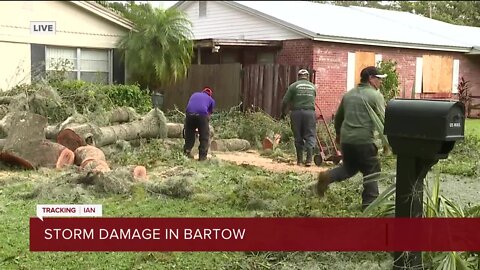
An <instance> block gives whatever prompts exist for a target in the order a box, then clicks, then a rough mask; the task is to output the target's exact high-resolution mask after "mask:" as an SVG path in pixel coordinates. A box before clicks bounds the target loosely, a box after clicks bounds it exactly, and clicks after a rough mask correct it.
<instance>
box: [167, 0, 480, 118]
mask: <svg viewBox="0 0 480 270" xmlns="http://www.w3.org/2000/svg"><path fill="white" fill-rule="evenodd" d="M172 8H177V9H179V10H182V11H184V12H185V13H186V15H187V17H188V19H189V20H190V21H191V22H192V24H193V29H192V30H193V34H194V39H195V41H196V58H195V60H194V61H196V63H197V64H209V63H232V62H237V63H241V64H243V65H248V64H252V63H276V64H286V65H305V66H311V67H313V69H314V70H315V72H316V76H315V84H316V86H317V88H318V93H317V103H318V104H319V105H320V107H321V108H322V112H323V114H324V116H325V117H326V118H328V117H329V116H331V115H332V114H334V113H335V110H336V108H337V106H338V104H339V102H340V100H341V97H342V95H343V93H344V92H345V91H348V90H349V89H351V88H352V87H354V86H355V84H356V83H358V82H359V72H360V70H361V69H362V68H363V67H365V66H368V65H375V64H376V63H378V61H380V60H389V59H391V60H394V61H396V62H397V72H398V74H399V81H400V84H401V85H400V89H401V93H400V96H401V97H406V98H411V97H415V98H455V96H456V95H457V94H458V90H457V85H458V82H459V80H460V79H461V78H462V77H463V78H464V79H465V80H468V81H470V86H471V89H470V91H472V94H473V95H476V96H480V28H476V27H467V26H459V25H453V24H449V23H445V22H441V21H437V20H433V19H429V18H425V17H422V16H419V15H415V14H411V13H407V12H398V11H389V10H380V9H373V8H364V7H353V6H351V7H342V6H334V5H327V4H318V3H313V2H309V1H179V2H177V3H176V4H175V5H174V6H173V7H172Z"/></svg>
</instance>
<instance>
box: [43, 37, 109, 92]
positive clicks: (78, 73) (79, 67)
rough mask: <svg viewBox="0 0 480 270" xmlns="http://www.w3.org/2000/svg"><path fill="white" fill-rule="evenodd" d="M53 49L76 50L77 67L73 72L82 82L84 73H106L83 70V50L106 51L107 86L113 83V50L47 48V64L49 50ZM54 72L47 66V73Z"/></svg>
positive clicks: (65, 47) (66, 47) (64, 47)
mask: <svg viewBox="0 0 480 270" xmlns="http://www.w3.org/2000/svg"><path fill="white" fill-rule="evenodd" d="M52 48H58V49H74V50H75V62H76V63H75V67H74V69H73V70H72V71H71V72H74V73H75V77H76V78H75V79H76V80H82V79H81V74H82V72H99V73H105V72H104V71H91V70H82V60H86V59H82V49H83V50H99V51H104V52H106V53H107V60H106V61H107V72H106V73H107V84H112V83H113V49H105V48H80V47H68V46H55V45H53V46H48V45H47V46H45V62H47V58H49V53H48V50H49V49H52ZM49 70H54V69H50V68H49V65H45V71H49Z"/></svg>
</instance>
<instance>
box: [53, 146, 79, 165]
mask: <svg viewBox="0 0 480 270" xmlns="http://www.w3.org/2000/svg"><path fill="white" fill-rule="evenodd" d="M62 146H63V145H62ZM63 148H64V149H63V150H62V151H61V152H60V155H59V156H58V159H57V163H56V165H55V168H57V169H62V168H64V167H67V166H70V165H73V162H74V161H75V154H74V153H73V152H72V150H70V149H68V148H66V147H65V146H63Z"/></svg>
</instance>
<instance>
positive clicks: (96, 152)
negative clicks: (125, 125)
mask: <svg viewBox="0 0 480 270" xmlns="http://www.w3.org/2000/svg"><path fill="white" fill-rule="evenodd" d="M88 159H97V160H103V161H106V159H105V154H104V153H103V151H102V150H101V149H99V148H97V147H95V146H92V145H86V146H80V147H78V148H77V149H76V150H75V165H78V166H81V165H82V163H84V162H85V161H86V160H88Z"/></svg>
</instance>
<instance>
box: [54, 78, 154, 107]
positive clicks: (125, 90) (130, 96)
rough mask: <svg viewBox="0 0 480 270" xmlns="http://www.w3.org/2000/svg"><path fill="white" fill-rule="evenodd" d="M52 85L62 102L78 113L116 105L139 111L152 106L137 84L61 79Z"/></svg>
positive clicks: (146, 94)
mask: <svg viewBox="0 0 480 270" xmlns="http://www.w3.org/2000/svg"><path fill="white" fill-rule="evenodd" d="M54 86H55V87H56V88H57V89H58V92H59V94H60V96H61V97H62V99H63V100H64V102H65V103H66V104H67V105H68V106H72V107H73V108H75V109H76V111H77V112H79V113H82V114H83V113H87V112H93V111H96V110H99V109H103V110H107V111H108V110H111V109H112V108H114V107H117V106H128V107H132V108H134V109H135V110H136V111H137V112H139V113H145V112H147V111H149V110H150V109H151V108H152V102H151V98H150V96H149V95H148V93H147V92H146V91H144V90H141V89H140V88H139V87H138V85H103V84H94V83H88V82H84V81H61V82H58V83H55V84H54Z"/></svg>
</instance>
